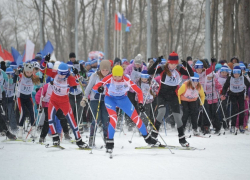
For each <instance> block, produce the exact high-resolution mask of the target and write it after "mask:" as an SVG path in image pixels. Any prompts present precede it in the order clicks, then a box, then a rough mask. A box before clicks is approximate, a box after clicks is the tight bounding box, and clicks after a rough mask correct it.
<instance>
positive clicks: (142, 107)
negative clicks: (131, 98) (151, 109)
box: [138, 103, 145, 113]
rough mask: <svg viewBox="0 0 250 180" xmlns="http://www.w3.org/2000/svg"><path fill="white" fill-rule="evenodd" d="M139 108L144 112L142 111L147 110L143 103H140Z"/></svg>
mask: <svg viewBox="0 0 250 180" xmlns="http://www.w3.org/2000/svg"><path fill="white" fill-rule="evenodd" d="M138 109H139V111H140V112H142V113H143V112H145V108H144V106H143V104H142V103H139V107H138Z"/></svg>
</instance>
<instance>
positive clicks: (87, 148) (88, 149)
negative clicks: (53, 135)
mask: <svg viewBox="0 0 250 180" xmlns="http://www.w3.org/2000/svg"><path fill="white" fill-rule="evenodd" d="M76 149H77V150H87V151H90V150H91V148H89V147H86V148H80V147H79V148H76Z"/></svg>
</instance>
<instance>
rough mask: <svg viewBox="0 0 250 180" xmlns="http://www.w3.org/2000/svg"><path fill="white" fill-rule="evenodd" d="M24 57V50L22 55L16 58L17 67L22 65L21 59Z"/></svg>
mask: <svg viewBox="0 0 250 180" xmlns="http://www.w3.org/2000/svg"><path fill="white" fill-rule="evenodd" d="M24 55H25V50H24V51H23V54H22V55H20V56H18V58H17V60H16V64H17V65H18V66H19V65H20V64H22V62H23V57H24Z"/></svg>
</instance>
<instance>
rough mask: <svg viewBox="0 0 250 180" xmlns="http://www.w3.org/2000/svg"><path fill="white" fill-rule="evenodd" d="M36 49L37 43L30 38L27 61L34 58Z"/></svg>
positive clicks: (27, 42) (27, 44) (26, 50)
mask: <svg viewBox="0 0 250 180" xmlns="http://www.w3.org/2000/svg"><path fill="white" fill-rule="evenodd" d="M34 50H35V44H34V43H33V42H31V41H30V40H27V41H26V48H25V62H26V61H29V60H32V59H33V57H34Z"/></svg>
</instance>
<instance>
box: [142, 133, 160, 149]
mask: <svg viewBox="0 0 250 180" xmlns="http://www.w3.org/2000/svg"><path fill="white" fill-rule="evenodd" d="M143 137H144V140H145V141H146V143H148V144H149V145H153V146H160V145H161V143H160V142H159V141H157V139H155V138H154V137H152V135H151V134H147V135H144V136H143Z"/></svg>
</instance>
